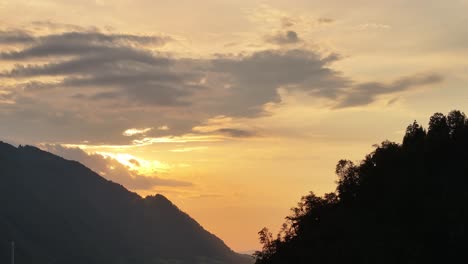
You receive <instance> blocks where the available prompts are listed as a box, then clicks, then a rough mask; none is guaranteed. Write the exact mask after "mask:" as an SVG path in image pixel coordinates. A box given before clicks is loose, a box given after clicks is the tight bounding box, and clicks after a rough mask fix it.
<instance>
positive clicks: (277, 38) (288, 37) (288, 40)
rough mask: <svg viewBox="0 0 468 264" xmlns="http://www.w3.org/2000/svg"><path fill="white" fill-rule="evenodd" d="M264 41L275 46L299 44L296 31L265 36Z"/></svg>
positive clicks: (299, 40)
mask: <svg viewBox="0 0 468 264" xmlns="http://www.w3.org/2000/svg"><path fill="white" fill-rule="evenodd" d="M265 40H266V41H267V42H269V43H273V44H277V45H289V44H296V43H299V42H301V39H300V38H299V35H298V34H297V32H296V31H293V30H288V31H286V32H277V33H276V34H274V35H270V36H266V37H265Z"/></svg>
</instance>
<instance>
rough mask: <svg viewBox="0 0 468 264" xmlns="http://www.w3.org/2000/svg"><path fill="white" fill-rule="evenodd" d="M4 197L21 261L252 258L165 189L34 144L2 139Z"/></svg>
mask: <svg viewBox="0 0 468 264" xmlns="http://www.w3.org/2000/svg"><path fill="white" fill-rule="evenodd" d="M0 199H1V201H0V209H1V214H0V223H1V225H0V239H2V238H7V239H8V240H15V241H17V247H18V249H17V255H18V256H17V259H18V261H20V260H23V262H24V261H27V260H30V261H32V260H34V262H35V263H50V262H56V263H62V262H63V263H70V264H73V263H111V262H112V263H122V264H124V263H135V262H137V263H226V264H231V263H232V264H238V263H239V264H243V263H250V262H251V261H250V259H248V258H247V257H245V256H242V255H239V254H237V253H235V252H233V251H232V250H231V249H229V247H228V246H227V245H226V244H225V243H224V242H223V241H222V240H221V239H219V238H218V237H216V236H215V235H214V234H212V233H210V232H209V231H207V230H205V229H204V228H203V227H202V226H201V225H200V224H199V223H198V222H196V221H195V220H194V219H192V218H191V217H190V216H189V215H188V214H186V213H184V212H182V211H181V210H180V209H179V208H178V207H177V206H175V205H174V204H173V203H172V202H171V201H170V200H169V199H167V198H166V197H164V196H163V195H161V194H156V195H154V196H148V197H146V198H142V197H140V196H139V195H138V194H136V193H134V192H131V191H128V190H127V189H125V188H124V187H123V186H122V185H120V184H118V183H115V182H112V181H109V180H106V179H105V178H103V177H102V176H100V175H99V174H97V173H96V172H94V171H92V170H91V169H89V168H87V167H86V166H84V165H82V164H81V163H79V162H77V161H71V160H66V159H64V158H62V157H59V156H56V155H54V154H52V153H49V152H46V151H43V150H41V149H39V148H36V147H33V146H18V147H17V148H16V147H14V146H12V145H9V144H7V143H4V142H1V143H0ZM7 239H3V240H4V241H1V242H0V246H1V247H2V248H5V246H4V244H5V243H7V242H8V241H6V240H7ZM2 244H3V245H2ZM8 254H9V251H6V250H5V249H1V250H0V258H1V259H4V260H7V257H8ZM168 261H169V262H168ZM170 261H172V262H170Z"/></svg>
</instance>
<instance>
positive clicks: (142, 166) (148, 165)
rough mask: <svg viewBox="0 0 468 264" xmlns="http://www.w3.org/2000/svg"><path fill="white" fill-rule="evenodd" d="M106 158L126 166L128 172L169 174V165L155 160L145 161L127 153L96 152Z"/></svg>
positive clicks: (147, 174)
mask: <svg viewBox="0 0 468 264" xmlns="http://www.w3.org/2000/svg"><path fill="white" fill-rule="evenodd" d="M96 153H97V154H99V155H102V156H104V157H106V158H112V159H115V160H117V161H118V162H120V163H121V164H123V165H124V166H126V167H127V168H128V169H129V170H132V171H136V172H138V173H139V174H142V175H146V176H151V175H154V174H156V173H161V172H163V173H165V172H169V170H170V168H171V166H170V165H169V164H166V163H163V162H160V161H157V160H151V161H149V160H145V159H142V158H138V157H136V156H133V155H130V154H127V153H111V152H96Z"/></svg>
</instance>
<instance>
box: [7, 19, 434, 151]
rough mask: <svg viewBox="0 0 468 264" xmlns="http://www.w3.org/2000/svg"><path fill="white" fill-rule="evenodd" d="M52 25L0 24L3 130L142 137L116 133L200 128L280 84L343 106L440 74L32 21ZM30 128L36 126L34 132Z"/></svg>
mask: <svg viewBox="0 0 468 264" xmlns="http://www.w3.org/2000/svg"><path fill="white" fill-rule="evenodd" d="M323 22H324V23H325V22H327V21H323ZM330 22H331V21H329V22H327V23H330ZM291 23H292V22H291ZM291 23H290V24H291ZM52 26H55V28H57V27H59V28H60V29H61V30H62V32H54V33H46V34H43V33H37V32H36V33H34V32H33V31H31V32H30V31H21V30H3V31H0V46H2V45H3V46H4V47H5V48H4V49H2V50H3V51H2V52H0V62H1V63H2V64H3V65H8V66H7V67H6V68H5V69H4V70H3V71H2V72H1V73H0V78H1V79H0V81H1V83H2V85H1V87H0V90H1V93H0V110H1V111H2V112H1V114H0V119H1V120H2V121H4V122H7V123H11V124H12V127H11V128H7V129H6V134H14V133H16V132H17V131H22V133H23V134H22V136H23V137H25V138H28V139H31V140H41V141H48V140H50V139H53V140H54V141H56V140H60V141H62V142H73V143H77V142H79V141H83V140H86V141H88V142H90V143H91V144H93V143H94V144H104V143H106V144H125V143H129V142H132V141H134V140H135V139H136V137H138V136H142V135H143V134H142V133H132V134H125V133H124V134H123V131H126V130H127V129H129V128H132V127H143V128H147V127H152V128H158V127H165V129H151V130H147V131H145V137H147V138H154V137H159V136H181V135H184V134H187V133H200V132H199V131H198V132H197V131H194V130H193V128H194V127H195V126H197V125H200V124H202V123H203V122H205V121H206V120H208V119H210V118H213V117H215V116H230V117H237V118H255V117H258V116H261V115H265V114H268V112H267V111H266V109H265V106H266V105H268V104H277V103H280V102H281V96H280V93H279V90H280V89H283V90H285V91H288V92H291V93H294V92H302V93H305V94H308V95H309V96H312V97H316V98H321V99H326V100H328V102H329V106H330V107H331V108H344V107H356V106H364V105H368V104H371V103H373V102H374V101H376V100H377V99H378V98H379V97H380V96H381V95H387V96H388V95H393V94H398V93H401V92H405V91H408V90H411V89H413V88H414V87H418V86H423V85H430V84H435V83H439V82H440V81H441V80H442V77H441V76H439V75H437V74H426V75H414V76H408V77H403V78H400V79H398V80H396V81H394V82H391V83H381V82H367V83H357V82H355V81H354V80H353V79H352V78H350V77H347V76H345V75H344V74H343V73H341V72H339V71H336V70H334V69H333V68H332V64H333V63H335V62H336V61H338V60H340V56H339V55H337V54H328V55H323V54H320V53H318V52H316V51H314V50H311V49H306V48H297V47H296V48H280V49H267V50H260V51H256V52H251V53H247V54H241V55H232V54H217V55H216V56H214V57H212V58H197V59H192V58H179V57H175V56H173V55H169V54H167V53H162V52H158V50H159V48H160V47H161V46H163V45H170V43H171V42H173V41H174V40H173V39H172V38H171V37H167V36H164V35H138V34H127V33H114V32H105V31H99V30H98V29H92V30H90V29H83V28H80V27H78V26H76V27H73V26H72V25H65V26H64V25H55V24H53V23H50V22H49V23H38V22H36V24H35V27H47V28H51V27H52ZM38 32H41V31H38ZM266 40H267V41H269V42H272V43H275V44H278V45H280V46H283V45H287V44H294V43H298V42H300V41H301V39H300V38H299V36H298V34H297V33H296V32H295V31H293V30H291V29H289V30H288V31H285V32H283V31H281V32H279V33H278V34H276V35H272V36H268V37H267V38H266ZM12 44H15V46H14V47H12V46H11V45H12ZM30 127H36V128H35V130H34V133H33V132H32V131H31V130H30V129H28V128H30ZM57 131H60V133H59V132H57ZM211 133H214V134H219V135H221V136H227V137H233V138H236V137H252V136H255V135H256V134H257V133H256V132H255V131H243V130H239V129H237V128H232V127H225V128H220V129H218V130H214V131H211ZM84 135H85V136H84Z"/></svg>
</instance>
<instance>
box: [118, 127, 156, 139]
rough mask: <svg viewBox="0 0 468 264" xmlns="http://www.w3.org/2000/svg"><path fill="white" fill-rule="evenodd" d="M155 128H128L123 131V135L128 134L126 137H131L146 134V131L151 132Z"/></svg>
mask: <svg viewBox="0 0 468 264" xmlns="http://www.w3.org/2000/svg"><path fill="white" fill-rule="evenodd" d="M152 129H153V128H151V127H147V128H142V129H138V128H130V129H127V130H125V131H124V132H123V135H124V136H126V137H131V136H135V135H142V134H143V135H144V134H145V133H146V132H149V131H151V130H152Z"/></svg>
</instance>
